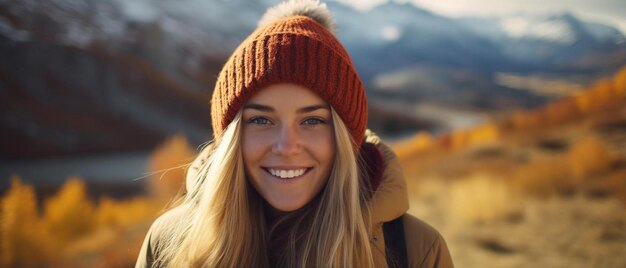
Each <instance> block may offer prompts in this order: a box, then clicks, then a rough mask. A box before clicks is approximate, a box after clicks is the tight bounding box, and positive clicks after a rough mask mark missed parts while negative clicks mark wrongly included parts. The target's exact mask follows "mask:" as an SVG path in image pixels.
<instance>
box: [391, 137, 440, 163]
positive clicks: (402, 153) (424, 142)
mask: <svg viewBox="0 0 626 268" xmlns="http://www.w3.org/2000/svg"><path fill="white" fill-rule="evenodd" d="M432 145H433V138H432V136H431V135H430V134H428V132H425V131H420V132H418V133H417V134H416V135H415V136H413V137H411V138H410V139H408V140H405V141H401V142H397V143H395V144H393V145H392V147H393V150H394V152H395V153H396V155H398V157H400V158H403V157H407V156H409V155H410V154H412V153H414V152H418V151H422V150H425V149H427V148H429V147H430V146H432Z"/></svg>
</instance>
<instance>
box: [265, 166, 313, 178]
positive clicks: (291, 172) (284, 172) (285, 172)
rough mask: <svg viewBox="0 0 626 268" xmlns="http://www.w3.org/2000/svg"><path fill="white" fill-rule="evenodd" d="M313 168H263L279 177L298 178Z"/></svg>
mask: <svg viewBox="0 0 626 268" xmlns="http://www.w3.org/2000/svg"><path fill="white" fill-rule="evenodd" d="M311 169H312V168H299V169H278V168H266V167H264V168H263V170H265V171H266V172H267V173H269V174H270V175H272V176H274V177H276V178H279V179H293V178H298V177H301V176H302V175H304V174H306V173H307V172H308V171H309V170H311Z"/></svg>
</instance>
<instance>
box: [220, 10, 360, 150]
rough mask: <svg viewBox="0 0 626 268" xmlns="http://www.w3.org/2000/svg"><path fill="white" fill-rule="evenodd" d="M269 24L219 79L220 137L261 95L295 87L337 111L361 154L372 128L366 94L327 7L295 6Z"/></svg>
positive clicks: (234, 57)
mask: <svg viewBox="0 0 626 268" xmlns="http://www.w3.org/2000/svg"><path fill="white" fill-rule="evenodd" d="M281 5H282V6H281ZM272 16H274V17H276V18H272ZM268 17H270V18H269V19H268ZM268 20H269V22H266V23H267V24H265V25H261V23H260V26H259V27H258V28H257V30H256V31H254V32H253V33H252V34H251V35H250V36H248V38H246V39H245V40H244V41H243V43H241V44H240V45H239V47H238V48H237V49H236V50H235V52H234V53H233V54H232V55H231V57H230V58H229V59H228V61H227V62H226V64H225V65H224V67H223V69H222V71H221V72H220V74H219V76H218V78H217V82H216V84H215V89H214V91H213V97H212V99H211V119H212V126H213V135H214V137H215V138H216V139H219V137H220V136H221V135H222V132H223V131H224V130H225V129H226V127H227V126H228V124H230V122H231V121H232V120H233V118H234V117H235V115H236V114H237V112H238V111H239V110H240V109H241V108H242V107H243V105H244V104H245V103H246V102H247V101H248V100H249V99H250V98H251V97H252V96H253V95H254V94H255V93H256V92H258V91H259V90H261V89H263V88H265V87H267V86H269V85H271V84H276V83H294V84H299V85H302V86H304V87H306V88H308V89H310V90H312V91H313V92H315V93H317V94H318V95H319V96H320V97H321V98H322V99H324V100H325V101H327V102H328V103H329V104H330V105H331V106H332V107H333V109H334V110H335V111H336V112H337V113H338V114H339V115H340V117H341V119H342V120H343V122H344V123H345V124H346V126H347V127H348V129H349V130H350V133H351V134H352V137H353V139H354V142H355V148H358V147H359V145H360V144H361V142H362V141H363V137H364V135H365V128H366V124H367V100H366V97H365V89H364V88H363V83H362V82H361V80H360V78H359V76H358V75H357V73H356V70H355V68H354V65H353V64H352V60H351V59H350V56H349V55H348V52H347V51H346V49H345V48H344V47H343V45H341V43H340V42H339V40H337V38H336V37H335V36H334V35H333V33H332V32H331V31H330V29H329V28H332V19H331V18H330V14H329V13H328V10H327V9H326V6H325V5H324V4H320V3H319V2H318V1H311V0H308V1H302V0H300V1H298V0H295V1H294V0H292V1H290V2H286V3H282V4H279V5H278V6H276V7H274V8H270V9H268V12H267V13H266V15H265V16H264V18H263V19H262V20H261V22H263V21H268ZM324 25H325V26H324Z"/></svg>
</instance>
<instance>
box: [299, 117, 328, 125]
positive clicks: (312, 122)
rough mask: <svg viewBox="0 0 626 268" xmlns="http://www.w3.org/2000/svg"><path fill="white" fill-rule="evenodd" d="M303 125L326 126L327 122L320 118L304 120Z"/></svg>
mask: <svg viewBox="0 0 626 268" xmlns="http://www.w3.org/2000/svg"><path fill="white" fill-rule="evenodd" d="M302 124H304V125H319V124H326V121H324V120H322V119H320V118H308V119H306V120H304V121H303V122H302Z"/></svg>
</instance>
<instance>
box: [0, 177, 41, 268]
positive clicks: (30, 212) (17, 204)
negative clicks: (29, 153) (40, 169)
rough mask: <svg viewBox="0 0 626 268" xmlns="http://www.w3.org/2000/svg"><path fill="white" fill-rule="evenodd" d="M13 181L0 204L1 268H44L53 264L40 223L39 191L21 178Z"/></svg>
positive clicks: (12, 179) (13, 178)
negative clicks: (36, 191)
mask: <svg viewBox="0 0 626 268" xmlns="http://www.w3.org/2000/svg"><path fill="white" fill-rule="evenodd" d="M11 181H12V182H11V188H10V189H9V190H8V191H7V193H6V194H5V196H4V197H2V199H1V200H0V205H1V206H0V237H2V239H1V240H0V241H1V242H0V266H2V267H15V266H28V267H34V266H37V265H42V264H44V263H46V262H48V261H49V259H50V257H51V254H50V249H51V248H50V247H49V246H50V245H49V244H48V242H49V240H47V239H45V238H46V232H45V230H44V228H43V226H42V224H41V223H40V220H39V214H38V212H37V199H36V197H35V191H34V190H33V187H32V186H30V185H26V184H22V182H21V181H20V179H19V177H17V176H14V177H12V178H11Z"/></svg>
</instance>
